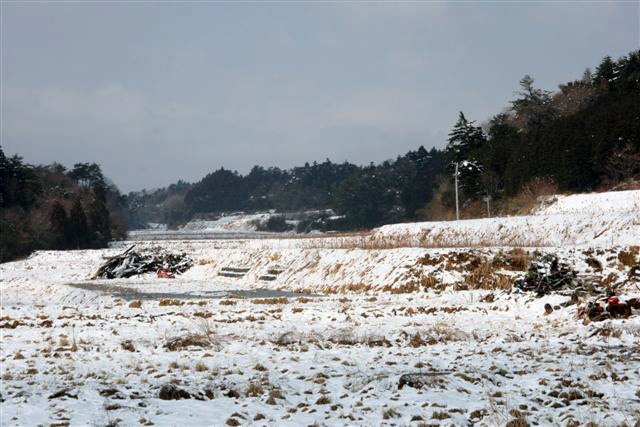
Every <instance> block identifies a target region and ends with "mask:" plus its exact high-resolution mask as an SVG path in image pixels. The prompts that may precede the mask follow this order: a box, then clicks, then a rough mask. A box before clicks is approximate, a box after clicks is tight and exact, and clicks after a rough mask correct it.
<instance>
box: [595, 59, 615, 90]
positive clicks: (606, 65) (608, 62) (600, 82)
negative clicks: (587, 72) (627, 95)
mask: <svg viewBox="0 0 640 427" xmlns="http://www.w3.org/2000/svg"><path fill="white" fill-rule="evenodd" d="M615 77H616V63H615V62H613V59H611V57H610V56H609V55H607V56H605V57H604V58H602V61H601V62H600V65H598V67H597V68H596V73H595V76H594V77H593V82H594V83H595V85H596V86H598V87H601V88H608V87H609V86H610V84H611V83H613V81H614V79H615Z"/></svg>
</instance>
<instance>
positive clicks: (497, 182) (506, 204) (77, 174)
mask: <svg viewBox="0 0 640 427" xmlns="http://www.w3.org/2000/svg"><path fill="white" fill-rule="evenodd" d="M519 83H520V88H519V90H518V91H517V92H516V93H515V97H514V99H513V100H512V101H510V103H509V105H507V106H505V108H504V109H503V110H502V111H501V112H499V113H498V114H496V115H494V116H492V117H490V118H488V119H487V120H485V121H484V122H482V123H477V121H475V120H472V119H470V118H468V117H467V116H466V115H465V114H464V113H463V112H462V111H461V112H460V113H459V116H458V119H457V121H456V122H455V123H454V124H453V127H452V129H451V132H450V133H449V138H448V141H447V146H446V148H445V149H442V150H439V149H436V148H432V149H430V150H427V149H425V148H424V147H419V148H418V149H416V150H412V151H409V152H407V153H405V154H403V155H399V156H398V157H397V158H396V159H393V160H388V161H385V162H382V163H380V164H377V165H376V164H369V165H364V166H360V165H355V164H352V163H348V162H344V163H335V162H332V161H330V160H328V159H327V160H325V161H324V162H321V163H317V162H313V163H311V164H309V163H306V164H304V165H303V166H299V167H294V168H291V169H280V168H277V167H268V168H265V167H262V166H254V167H253V169H251V171H250V172H249V173H248V174H246V175H241V174H239V173H238V172H235V171H232V170H228V169H225V168H220V169H218V170H216V171H214V172H212V173H210V174H208V175H206V176H205V177H203V178H202V179H201V180H200V181H198V182H195V183H187V182H184V181H178V182H177V183H175V184H172V185H170V186H168V187H166V188H161V189H158V190H154V191H146V190H143V191H139V192H131V193H129V194H128V195H126V196H124V195H121V194H120V192H119V191H118V189H117V188H116V187H115V185H113V184H112V183H110V182H109V181H108V179H106V178H105V177H104V176H103V174H102V171H101V169H100V166H99V165H97V164H95V163H79V164H76V165H74V167H73V168H72V169H71V170H67V169H65V168H64V167H63V166H62V165H59V164H56V163H54V164H52V165H48V166H33V165H29V164H26V163H24V162H23V160H22V159H21V158H20V157H19V156H13V157H6V156H5V155H4V152H2V149H1V147H0V230H1V232H2V233H1V236H0V250H1V253H0V256H1V260H2V261H6V260H8V259H13V258H15V257H18V256H23V255H26V254H28V253H29V252H30V251H32V250H36V249H44V248H53V249H72V248H92V247H93V248H95V247H103V246H105V245H106V244H107V243H108V241H109V240H111V239H114V238H121V237H123V236H124V235H125V233H126V228H127V226H129V227H132V228H137V227H143V226H144V225H145V224H146V223H149V222H157V223H166V224H169V225H172V226H176V225H178V224H182V223H185V222H187V221H189V220H190V219H193V218H206V217H209V216H215V215H219V214H220V213H223V212H232V211H244V212H254V211H264V210H269V209H274V210H276V211H278V212H296V211H311V212H310V213H308V214H306V215H305V216H304V218H303V219H302V220H301V221H300V222H299V224H298V231H300V232H306V231H311V230H321V231H326V230H357V229H367V228H371V227H375V226H379V225H381V224H386V223H392V222H403V221H417V220H440V219H451V218H452V217H453V216H454V212H455V210H454V209H455V199H454V190H453V186H452V182H453V179H452V173H453V170H454V166H455V165H456V164H457V165H458V168H459V181H460V202H461V203H460V205H461V210H462V217H463V218H464V217H467V218H468V217H478V216H482V215H485V213H484V212H485V211H484V210H483V209H481V207H482V206H483V200H486V199H487V198H491V200H492V201H493V204H494V207H495V208H497V210H498V212H495V213H510V211H509V209H511V206H512V204H513V203H512V201H513V200H519V199H518V197H519V195H521V194H523V193H526V194H529V195H531V194H534V193H535V191H534V190H531V189H532V188H535V187H540V186H546V187H547V189H549V188H550V189H552V190H553V191H571V192H580V191H592V190H595V189H598V188H614V189H616V188H626V187H624V185H623V184H624V183H630V182H631V183H633V182H634V179H635V180H636V181H635V183H636V184H635V185H636V187H637V186H638V177H640V114H638V111H640V51H633V52H630V53H629V54H628V55H625V56H623V57H621V58H619V59H617V60H613V59H612V58H611V57H609V56H607V57H605V58H603V59H602V61H601V62H600V63H599V64H598V65H597V66H596V67H595V70H594V71H591V69H589V68H587V69H586V70H585V72H584V73H583V75H582V76H581V77H580V78H579V79H576V80H573V81H570V82H566V83H563V84H560V85H559V87H558V90H556V91H555V92H551V91H547V90H543V89H541V88H537V87H536V86H535V80H534V79H533V78H532V77H530V76H528V75H526V76H524V77H523V78H522V80H521V81H520V82H519ZM265 227H266V228H267V229H269V228H271V229H273V230H278V231H283V230H286V229H288V228H290V226H289V225H288V224H287V222H286V221H284V219H283V218H276V219H274V220H272V221H270V222H268V223H265Z"/></svg>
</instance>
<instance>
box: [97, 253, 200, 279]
mask: <svg viewBox="0 0 640 427" xmlns="http://www.w3.org/2000/svg"><path fill="white" fill-rule="evenodd" d="M134 247H135V245H133V246H131V247H130V248H129V249H127V250H126V251H124V252H123V253H121V254H119V255H116V256H114V257H111V258H108V259H107V262H105V263H104V264H103V265H102V266H101V267H100V268H99V269H98V271H97V272H96V274H95V275H94V276H93V278H94V279H95V278H102V279H119V278H123V277H131V276H137V275H139V274H145V273H157V274H158V277H164V278H171V277H175V276H174V275H175V274H182V273H184V272H185V271H187V270H188V269H190V268H191V267H192V266H193V260H192V259H191V258H190V257H189V256H187V254H185V253H181V254H175V253H170V252H167V251H165V250H164V249H162V248H159V247H157V248H151V249H149V250H147V251H140V252H138V251H134V250H133V248H134Z"/></svg>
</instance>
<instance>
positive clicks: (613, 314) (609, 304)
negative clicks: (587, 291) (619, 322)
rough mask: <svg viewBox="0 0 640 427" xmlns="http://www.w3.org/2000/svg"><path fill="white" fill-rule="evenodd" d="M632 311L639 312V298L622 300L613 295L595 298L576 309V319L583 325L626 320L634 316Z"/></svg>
mask: <svg viewBox="0 0 640 427" xmlns="http://www.w3.org/2000/svg"><path fill="white" fill-rule="evenodd" d="M634 310H640V298H629V299H624V298H622V299H621V298H620V297H618V296H617V295H616V294H615V293H612V292H610V293H608V295H607V296H603V297H599V298H596V299H594V300H592V301H590V302H588V303H586V304H584V305H583V306H581V307H580V308H579V309H578V313H577V317H578V319H583V321H584V323H585V324H587V323H589V322H599V321H601V320H607V319H626V318H627V317H630V316H631V315H633V314H634V312H633V311H634Z"/></svg>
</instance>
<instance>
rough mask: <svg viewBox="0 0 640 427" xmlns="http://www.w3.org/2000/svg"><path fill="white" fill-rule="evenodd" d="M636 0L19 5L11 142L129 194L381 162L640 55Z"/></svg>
mask: <svg viewBox="0 0 640 427" xmlns="http://www.w3.org/2000/svg"><path fill="white" fill-rule="evenodd" d="M638 4H639V3H638V2H637V1H632V2H626V3H623V2H619V3H615V2H614V3H612V2H565V3H561V4H557V3H549V2H544V3H543V2H538V3H535V2H528V3H519V2H516V1H511V2H506V3H502V2H483V3H477V2H476V3H454V2H444V3H415V2H414V3H359V2H350V3H287V2H281V3H240V4H238V3H235V4H233V3H185V2H170V3H153V4H152V3H135V2H122V3H63V2H62V3H60V2H58V3H7V2H3V3H2V6H1V8H2V22H1V27H2V30H1V31H2V34H1V36H2V78H1V82H2V94H1V97H2V130H1V132H2V133H1V138H2V141H1V145H2V148H3V149H4V151H5V153H6V154H10V155H12V154H16V153H18V154H20V155H21V156H23V157H24V158H25V160H26V161H28V162H30V163H35V164H38V163H51V162H54V161H58V162H60V163H62V164H64V165H67V166H71V165H73V164H74V163H76V162H97V163H99V164H100V165H101V166H102V168H103V170H104V172H105V174H106V175H107V176H109V177H110V178H111V179H112V180H113V181H114V182H115V183H116V184H117V185H118V186H119V188H120V189H121V190H123V191H125V192H127V191H130V190H139V189H142V188H147V189H150V188H154V187H160V186H165V185H167V184H170V183H172V182H175V181H177V180H178V179H184V180H187V181H196V180H199V179H200V178H202V176H204V175H205V174H206V173H208V172H211V171H213V170H215V169H217V168H219V167H220V166H224V167H225V168H229V169H235V170H238V171H239V172H241V173H246V172H248V170H249V169H250V168H251V166H252V165H255V164H260V165H264V166H279V167H285V168H287V167H291V166H294V165H300V164H303V163H304V162H305V161H309V162H312V161H314V160H317V161H323V160H324V159H325V158H330V159H331V160H333V161H337V162H342V161H344V160H348V161H350V162H355V163H357V164H367V163H369V162H376V163H377V162H380V161H382V160H385V159H388V158H394V157H396V156H397V155H399V154H404V153H405V152H406V151H408V150H410V149H416V148H417V147H418V146H420V145H424V146H425V147H427V148H430V147H433V146H435V147H439V148H441V147H443V146H444V145H445V143H446V137H447V133H448V131H449V129H450V128H451V126H452V125H453V124H454V122H455V121H456V119H457V114H458V111H459V110H463V111H464V112H465V114H466V115H467V117H469V118H471V119H477V120H479V121H484V120H486V119H487V118H488V117H489V116H490V115H492V114H495V113H498V112H499V111H500V110H501V109H502V108H504V107H505V106H506V105H508V101H509V100H511V99H513V93H514V91H516V90H517V89H518V81H519V80H520V78H522V76H523V75H524V74H527V73H528V74H531V75H532V76H533V77H534V78H535V79H536V85H538V86H540V87H543V88H545V89H555V88H556V87H557V85H558V83H561V82H565V81H568V80H571V79H575V78H579V77H580V76H581V75H582V72H583V71H584V69H585V67H587V66H594V65H597V64H598V63H599V61H600V59H601V58H602V57H603V56H605V55H611V56H613V57H614V58H617V57H619V56H621V55H624V54H626V53H628V52H630V51H631V50H633V49H638V46H640V33H639V32H640V10H639V6H638Z"/></svg>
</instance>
